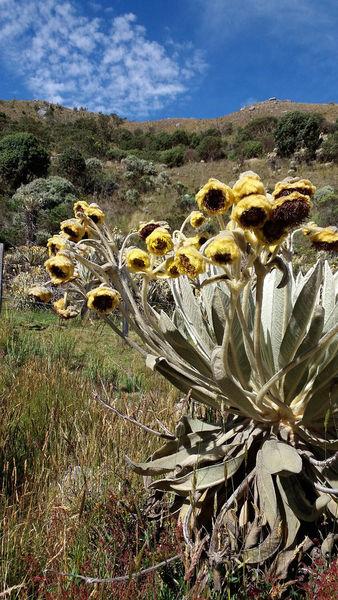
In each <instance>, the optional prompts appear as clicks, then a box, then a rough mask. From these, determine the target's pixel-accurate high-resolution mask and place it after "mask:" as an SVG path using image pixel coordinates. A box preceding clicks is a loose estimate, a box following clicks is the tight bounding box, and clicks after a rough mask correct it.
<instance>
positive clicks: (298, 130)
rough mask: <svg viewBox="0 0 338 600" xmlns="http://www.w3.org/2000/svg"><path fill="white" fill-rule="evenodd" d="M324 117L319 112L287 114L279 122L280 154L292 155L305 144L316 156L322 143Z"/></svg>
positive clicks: (277, 137)
mask: <svg viewBox="0 0 338 600" xmlns="http://www.w3.org/2000/svg"><path fill="white" fill-rule="evenodd" d="M323 121H324V119H323V117H322V116H321V115H319V114H317V113H305V112H301V111H297V110H296V111H292V112H289V113H287V114H285V115H284V116H283V117H281V119H280V120H279V122H278V125H277V127H276V130H275V140H276V145H277V148H278V153H279V154H280V156H286V157H288V156H291V155H292V154H293V153H294V152H295V151H296V150H298V149H299V148H301V147H302V146H305V148H307V149H308V150H309V153H310V156H311V157H312V156H314V154H315V151H316V149H317V148H318V146H319V144H320V132H321V128H322V124H323Z"/></svg>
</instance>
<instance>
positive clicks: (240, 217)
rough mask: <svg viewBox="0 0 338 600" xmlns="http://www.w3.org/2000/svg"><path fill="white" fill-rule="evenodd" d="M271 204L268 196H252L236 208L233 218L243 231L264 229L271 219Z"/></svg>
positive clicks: (239, 203)
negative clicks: (266, 222) (267, 221)
mask: <svg viewBox="0 0 338 600" xmlns="http://www.w3.org/2000/svg"><path fill="white" fill-rule="evenodd" d="M270 212H271V204H270V202H269V200H268V199H267V198H266V196H263V195H261V194H251V195H250V196H247V197H246V198H243V199H242V200H240V201H239V202H238V203H237V204H236V206H234V208H233V211H232V215H231V218H232V219H233V220H234V221H236V223H238V225H239V226H240V227H242V228H243V229H257V228H259V227H262V226H263V225H264V223H265V221H266V220H267V219H268V218H269V215H270Z"/></svg>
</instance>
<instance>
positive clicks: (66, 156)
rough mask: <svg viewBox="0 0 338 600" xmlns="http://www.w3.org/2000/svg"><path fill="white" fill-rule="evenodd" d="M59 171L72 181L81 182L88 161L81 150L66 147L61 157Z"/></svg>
mask: <svg viewBox="0 0 338 600" xmlns="http://www.w3.org/2000/svg"><path fill="white" fill-rule="evenodd" d="M58 172H59V173H60V174H61V175H63V176H64V177H67V178H68V179H69V180H70V181H71V182H72V183H75V184H79V183H81V181H83V178H84V175H85V173H86V161H85V159H84V158H83V155H82V153H81V152H80V150H78V149H77V148H66V149H65V150H64V151H63V152H62V153H61V155H60V157H59V160H58Z"/></svg>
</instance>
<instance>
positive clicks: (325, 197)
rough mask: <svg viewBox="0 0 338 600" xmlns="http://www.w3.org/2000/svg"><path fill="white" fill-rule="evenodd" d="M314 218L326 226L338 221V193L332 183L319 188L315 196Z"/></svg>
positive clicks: (319, 223)
mask: <svg viewBox="0 0 338 600" xmlns="http://www.w3.org/2000/svg"><path fill="white" fill-rule="evenodd" d="M313 203H314V220H315V221H316V223H317V224H318V225H320V226H323V227H325V226H326V225H329V224H330V223H337V222H338V193H337V192H336V191H335V190H334V188H333V187H332V186H331V185H325V186H323V187H321V188H318V190H317V191H316V193H315V195H314V198H313Z"/></svg>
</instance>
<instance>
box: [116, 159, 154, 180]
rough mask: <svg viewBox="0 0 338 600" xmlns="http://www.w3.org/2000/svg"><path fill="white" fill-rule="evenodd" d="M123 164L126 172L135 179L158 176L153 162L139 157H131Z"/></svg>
mask: <svg viewBox="0 0 338 600" xmlns="http://www.w3.org/2000/svg"><path fill="white" fill-rule="evenodd" d="M121 162H122V165H123V166H124V167H125V168H126V171H127V172H128V173H132V174H133V177H138V176H140V175H157V168H156V167H155V165H154V164H153V163H152V162H149V161H147V160H144V159H142V158H138V157H137V156H133V155H129V156H127V157H126V158H124V159H123V160H122V161H121Z"/></svg>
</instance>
